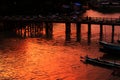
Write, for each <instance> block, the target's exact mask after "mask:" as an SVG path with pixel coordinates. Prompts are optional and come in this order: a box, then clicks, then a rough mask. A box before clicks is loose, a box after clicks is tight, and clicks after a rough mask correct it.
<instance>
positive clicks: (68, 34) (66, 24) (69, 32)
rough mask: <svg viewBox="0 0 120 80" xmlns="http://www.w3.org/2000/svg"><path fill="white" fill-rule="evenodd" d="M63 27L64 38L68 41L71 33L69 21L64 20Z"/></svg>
mask: <svg viewBox="0 0 120 80" xmlns="http://www.w3.org/2000/svg"><path fill="white" fill-rule="evenodd" d="M65 27H66V30H65V34H66V37H65V40H66V41H70V39H71V37H70V34H71V26H70V23H69V22H66V23H65Z"/></svg>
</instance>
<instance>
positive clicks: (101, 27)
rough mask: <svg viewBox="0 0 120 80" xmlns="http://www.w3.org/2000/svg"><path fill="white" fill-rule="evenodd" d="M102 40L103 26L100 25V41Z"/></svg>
mask: <svg viewBox="0 0 120 80" xmlns="http://www.w3.org/2000/svg"><path fill="white" fill-rule="evenodd" d="M102 40H103V25H102V24H100V41H102Z"/></svg>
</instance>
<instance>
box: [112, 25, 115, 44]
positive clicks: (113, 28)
mask: <svg viewBox="0 0 120 80" xmlns="http://www.w3.org/2000/svg"><path fill="white" fill-rule="evenodd" d="M114 30H115V27H114V25H112V38H111V43H114Z"/></svg>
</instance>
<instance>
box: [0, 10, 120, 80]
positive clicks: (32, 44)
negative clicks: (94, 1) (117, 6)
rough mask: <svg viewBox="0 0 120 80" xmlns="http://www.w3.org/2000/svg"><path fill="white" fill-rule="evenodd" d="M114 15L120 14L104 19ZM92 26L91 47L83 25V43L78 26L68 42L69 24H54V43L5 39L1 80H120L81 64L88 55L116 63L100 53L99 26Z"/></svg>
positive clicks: (106, 30)
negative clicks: (78, 34)
mask: <svg viewBox="0 0 120 80" xmlns="http://www.w3.org/2000/svg"><path fill="white" fill-rule="evenodd" d="M85 15H89V16H96V17H97V16H103V14H102V13H97V12H95V11H92V10H89V11H87V12H86V13H85ZM111 15H112V16H113V17H117V16H118V15H119V14H105V15H104V16H106V17H111ZM92 26H93V27H92V43H91V45H89V46H88V45H87V26H86V25H85V24H82V41H81V43H78V42H75V41H76V40H75V36H76V35H75V34H76V31H75V30H76V29H75V24H72V33H71V37H72V40H71V42H70V43H65V34H64V33H65V25H64V24H58V23H54V33H53V34H54V36H53V37H54V38H53V40H45V39H42V38H26V39H20V38H1V39H0V80H120V77H119V76H114V75H112V72H113V70H112V69H107V68H103V67H99V66H93V65H91V64H84V63H83V62H81V61H80V60H81V59H80V56H85V55H89V56H90V57H92V58H97V57H101V58H103V59H106V60H110V61H112V60H113V58H112V57H111V56H109V55H108V56H107V57H106V56H105V55H104V53H103V52H100V51H99V44H98V42H99V26H98V25H92ZM118 29H119V27H117V28H115V35H116V36H115V40H117V39H118V34H119V33H118V32H119V31H118ZM106 36H107V37H106ZM104 40H106V41H108V42H109V41H110V40H111V28H110V27H109V26H107V25H106V26H105V28H104ZM115 42H116V41H115ZM115 57H118V56H115ZM115 59H116V58H115ZM117 62H119V57H118V59H117Z"/></svg>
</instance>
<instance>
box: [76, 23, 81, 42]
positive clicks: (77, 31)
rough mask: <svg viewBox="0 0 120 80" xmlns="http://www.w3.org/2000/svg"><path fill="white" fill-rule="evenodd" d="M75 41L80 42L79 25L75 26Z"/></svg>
mask: <svg viewBox="0 0 120 80" xmlns="http://www.w3.org/2000/svg"><path fill="white" fill-rule="evenodd" d="M76 37H77V38H76V41H77V42H80V41H81V23H79V22H78V23H77V24H76Z"/></svg>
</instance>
